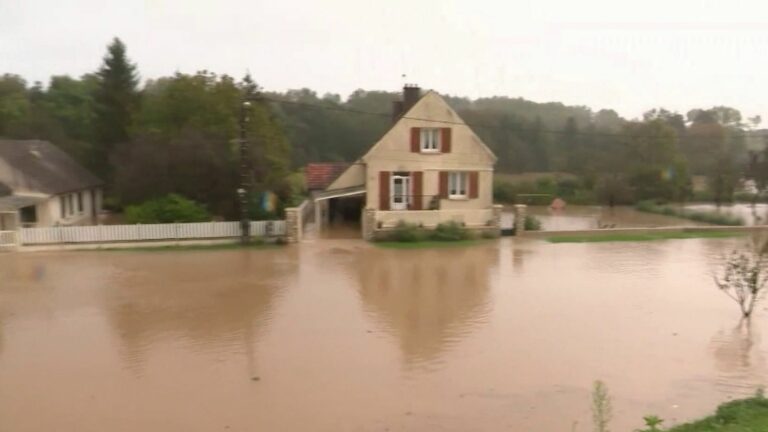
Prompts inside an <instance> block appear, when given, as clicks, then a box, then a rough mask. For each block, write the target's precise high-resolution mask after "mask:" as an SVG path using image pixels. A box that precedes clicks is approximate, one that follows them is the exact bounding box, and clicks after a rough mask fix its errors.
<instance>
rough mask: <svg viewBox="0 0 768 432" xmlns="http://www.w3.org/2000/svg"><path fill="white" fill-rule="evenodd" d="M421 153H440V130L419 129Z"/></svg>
mask: <svg viewBox="0 0 768 432" xmlns="http://www.w3.org/2000/svg"><path fill="white" fill-rule="evenodd" d="M420 142H421V147H420V148H421V151H422V152H424V153H434V152H439V151H440V129H439V128H421V140H420Z"/></svg>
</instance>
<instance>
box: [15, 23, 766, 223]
mask: <svg viewBox="0 0 768 432" xmlns="http://www.w3.org/2000/svg"><path fill="white" fill-rule="evenodd" d="M260 90H261V89H259V87H258V86H257V84H256V83H255V82H254V81H253V79H252V78H251V77H250V76H245V77H244V78H243V79H240V80H237V79H235V78H232V77H230V76H228V75H217V74H215V73H213V72H210V71H205V70H203V71H200V72H197V73H195V74H184V73H175V74H173V75H171V76H167V77H161V78H157V79H152V80H147V81H146V82H145V83H144V84H143V85H141V84H140V79H139V73H138V67H137V66H136V65H135V64H134V63H132V62H131V61H130V60H129V58H128V55H127V49H126V47H125V45H124V44H123V43H122V42H121V41H120V40H119V39H118V38H115V39H113V40H112V41H111V43H110V44H109V46H108V47H107V52H106V55H105V56H104V58H103V62H102V65H101V67H100V68H99V69H98V70H96V71H94V72H93V73H88V74H85V75H83V76H81V77H80V78H72V77H69V76H66V75H61V76H53V77H52V78H51V79H50V82H49V83H48V85H47V87H45V86H43V85H42V83H39V82H37V83H34V84H33V85H31V86H30V85H28V83H27V82H26V81H25V80H24V79H23V78H22V77H20V76H18V75H13V74H8V73H6V74H4V75H2V76H0V137H6V138H15V139H45V140H49V141H51V142H53V143H54V144H56V145H58V146H59V147H61V148H62V149H63V150H64V151H66V152H67V153H69V154H71V155H72V156H73V157H74V158H75V159H76V160H78V161H79V162H81V163H82V164H83V165H85V166H86V167H88V168H89V169H91V170H92V171H93V172H94V173H96V174H98V175H99V176H101V177H102V178H103V179H104V180H105V181H106V182H107V185H108V188H107V192H108V196H109V197H110V201H111V202H112V203H114V204H115V205H117V206H123V205H130V204H136V203H139V202H142V201H146V200H150V199H153V198H157V197H159V196H164V195H168V194H170V193H178V194H181V195H183V196H186V197H188V198H191V199H193V200H195V201H197V202H200V203H204V204H205V205H206V206H207V207H208V209H209V210H210V211H211V212H212V213H213V214H217V215H221V216H225V217H231V216H234V215H235V214H236V211H237V209H236V208H235V205H236V204H235V203H236V201H237V200H236V199H235V198H236V197H235V191H236V189H237V187H238V186H237V185H238V167H239V160H238V153H237V141H236V139H237V136H238V135H237V133H238V119H239V110H240V104H241V101H242V100H243V98H244V97H245V96H247V95H253V94H255V93H257V92H260ZM263 94H264V95H266V96H268V97H269V99H273V100H286V101H291V102H301V103H302V104H282V103H271V102H269V101H258V102H254V103H253V104H252V106H251V108H250V109H249V119H250V121H249V122H248V123H247V132H248V137H249V140H250V142H251V144H252V145H251V146H250V148H251V154H250V159H251V164H250V166H251V167H252V170H251V182H252V185H253V186H254V190H255V191H257V192H265V191H270V192H273V193H275V194H277V196H278V197H279V201H280V202H281V203H283V204H288V203H289V202H290V201H291V199H292V197H293V196H295V195H296V194H298V193H300V191H299V190H298V189H300V187H299V185H297V181H296V177H295V176H292V175H291V173H292V172H295V171H296V170H297V169H299V168H301V167H302V166H304V165H305V164H306V163H307V162H312V161H353V160H355V159H357V158H358V157H360V156H361V155H362V154H363V153H364V152H365V151H366V150H367V149H368V148H369V147H370V146H371V145H372V144H373V143H374V142H375V141H376V140H377V139H378V138H379V137H380V136H381V135H382V134H383V133H385V132H386V130H387V129H388V128H389V127H390V125H391V120H390V119H389V118H387V117H386V116H364V117H361V114H355V113H351V112H348V111H344V109H348V110H355V111H364V112H370V113H385V112H388V110H389V109H390V107H391V104H392V101H393V100H395V99H397V98H399V97H400V93H399V92H385V91H365V90H357V91H355V92H353V93H352V94H351V95H350V96H349V97H347V98H346V99H342V98H341V96H339V95H337V94H325V95H323V96H319V95H318V94H317V93H316V92H314V91H312V90H309V89H300V90H289V91H286V92H263ZM446 100H447V101H448V103H449V104H450V105H451V106H452V107H453V108H454V109H455V110H456V111H457V112H458V113H459V114H460V115H461V116H462V118H463V119H464V120H465V122H466V123H467V124H469V125H482V126H477V127H475V128H474V129H475V132H476V133H477V134H478V135H479V136H480V137H481V138H482V139H483V140H484V141H485V142H486V144H488V146H489V147H490V148H491V150H493V151H494V152H495V153H496V155H497V156H498V162H497V166H496V169H497V171H499V172H502V173H523V172H569V173H573V174H576V175H577V176H579V177H580V178H582V179H584V182H583V183H584V184H586V185H587V187H592V188H594V189H598V188H599V189H601V190H603V191H605V193H604V194H602V195H603V197H604V200H605V201H610V202H612V203H613V202H614V201H619V202H621V201H627V200H639V199H648V198H658V199H666V200H681V199H686V198H687V197H689V196H690V193H691V175H704V176H706V177H707V179H708V184H709V188H710V191H711V193H712V196H713V198H714V199H715V200H716V201H718V202H724V201H728V200H730V199H731V198H732V195H733V192H734V189H735V188H736V185H737V183H738V180H739V179H740V178H742V177H749V178H753V179H755V180H756V183H757V184H758V187H759V188H760V189H764V188H765V187H766V183H768V179H766V175H767V174H768V150H765V148H766V147H768V146H766V143H768V134H766V133H764V134H763V135H762V136H761V135H759V134H752V133H750V132H752V131H755V130H757V128H758V127H759V125H760V123H761V119H760V117H759V116H756V117H752V118H746V119H745V118H743V117H742V114H741V113H740V112H739V111H738V110H737V109H735V108H731V107H726V106H716V107H712V108H710V109H693V110H690V111H689V112H687V113H686V114H685V115H683V114H680V113H676V112H672V111H668V110H666V109H663V108H658V109H654V110H651V111H648V112H646V113H645V114H644V116H643V118H642V119H641V120H628V119H624V118H622V117H621V116H619V115H618V114H617V113H616V112H615V111H613V110H609V109H602V110H599V111H597V112H593V111H592V110H591V109H589V108H587V107H584V106H566V105H564V104H562V103H556V102H550V103H536V102H532V101H528V100H525V99H522V98H509V97H500V96H497V97H490V98H479V99H475V100H472V99H468V98H463V97H453V96H446ZM307 104H309V105H313V107H308V106H307ZM314 106H316V107H314ZM323 108H328V109H323ZM763 132H766V131H763ZM627 191H629V192H627Z"/></svg>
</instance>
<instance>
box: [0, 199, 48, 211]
mask: <svg viewBox="0 0 768 432" xmlns="http://www.w3.org/2000/svg"><path fill="white" fill-rule="evenodd" d="M45 200H46V198H45V197H41V196H32V195H8V196H4V197H0V212H8V211H16V210H18V209H20V208H24V207H29V206H32V205H35V204H37V203H41V202H43V201H45Z"/></svg>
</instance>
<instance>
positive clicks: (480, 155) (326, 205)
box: [315, 86, 499, 239]
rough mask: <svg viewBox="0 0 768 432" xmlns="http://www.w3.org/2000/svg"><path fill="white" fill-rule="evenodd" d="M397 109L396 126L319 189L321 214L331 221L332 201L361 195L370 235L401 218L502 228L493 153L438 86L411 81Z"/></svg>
mask: <svg viewBox="0 0 768 432" xmlns="http://www.w3.org/2000/svg"><path fill="white" fill-rule="evenodd" d="M393 108H394V109H393V121H394V124H393V125H392V128H391V129H389V131H387V132H386V133H385V134H384V136H383V137H381V139H380V140H379V141H378V142H376V143H375V144H374V145H373V146H372V147H371V148H370V149H369V150H368V152H367V153H366V154H365V155H364V156H363V157H362V158H360V159H359V160H358V161H357V162H355V163H354V164H352V165H351V166H350V167H349V168H347V169H346V171H344V172H343V173H342V174H341V175H340V176H339V177H338V178H337V179H336V180H335V181H334V182H333V183H331V184H330V186H328V188H327V189H326V190H325V191H323V192H321V193H319V194H317V195H316V197H315V203H316V209H317V212H316V215H317V216H316V220H319V221H320V222H321V224H322V223H324V222H327V219H328V215H329V214H330V213H332V209H333V208H334V207H337V205H336V203H335V202H334V201H337V202H338V201H342V200H344V199H349V198H353V197H357V199H358V200H361V201H362V203H363V205H362V207H363V209H362V216H361V217H362V231H363V237H364V238H366V239H372V238H375V237H376V236H377V233H380V232H386V231H387V230H390V229H392V228H393V227H394V226H395V225H396V224H397V223H398V222H399V221H401V220H402V221H405V222H408V223H415V224H419V225H421V226H423V227H424V228H434V227H435V226H437V225H438V224H439V223H441V222H447V221H456V222H459V223H461V224H463V225H464V226H466V227H467V228H469V229H473V230H478V231H479V230H495V231H498V215H497V214H496V213H498V211H499V210H498V209H496V211H495V210H494V206H493V198H492V196H493V165H494V163H495V162H496V156H494V154H493V152H491V150H490V149H489V148H488V147H487V146H486V145H485V144H484V143H483V142H482V141H481V140H480V138H479V137H478V136H477V135H476V134H475V133H474V132H473V131H472V129H471V128H470V127H469V126H467V125H466V124H465V123H464V121H463V120H462V119H461V117H459V115H458V114H456V112H455V111H454V110H453V109H452V108H451V107H450V106H449V105H448V103H447V102H446V101H445V100H444V99H443V98H442V97H441V96H440V95H439V94H437V93H436V92H434V91H427V92H426V93H424V94H422V93H421V90H420V89H419V88H418V87H416V86H406V87H405V88H404V91H403V100H402V101H396V102H394V104H393ZM339 204H340V203H339Z"/></svg>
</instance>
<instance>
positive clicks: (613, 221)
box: [507, 205, 706, 231]
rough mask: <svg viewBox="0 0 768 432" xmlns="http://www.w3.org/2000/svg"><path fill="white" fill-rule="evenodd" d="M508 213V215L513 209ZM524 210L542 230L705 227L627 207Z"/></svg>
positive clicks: (544, 207) (567, 207)
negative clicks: (538, 223) (536, 219)
mask: <svg viewBox="0 0 768 432" xmlns="http://www.w3.org/2000/svg"><path fill="white" fill-rule="evenodd" d="M507 211H508V212H511V211H512V209H511V208H510V209H508V210H507ZM527 211H528V214H531V215H534V216H536V218H538V219H539V220H540V221H541V225H542V229H543V230H546V231H567V230H584V229H596V228H648V227H663V226H683V225H684V226H697V225H706V224H703V223H701V222H695V221H691V220H688V219H681V218H676V217H671V216H664V215H658V214H653V213H645V212H640V211H637V210H635V209H634V208H633V207H629V206H617V207H613V208H610V207H601V206H572V205H568V206H566V207H565V208H564V209H562V210H552V209H550V208H549V207H548V206H528V210H527Z"/></svg>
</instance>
